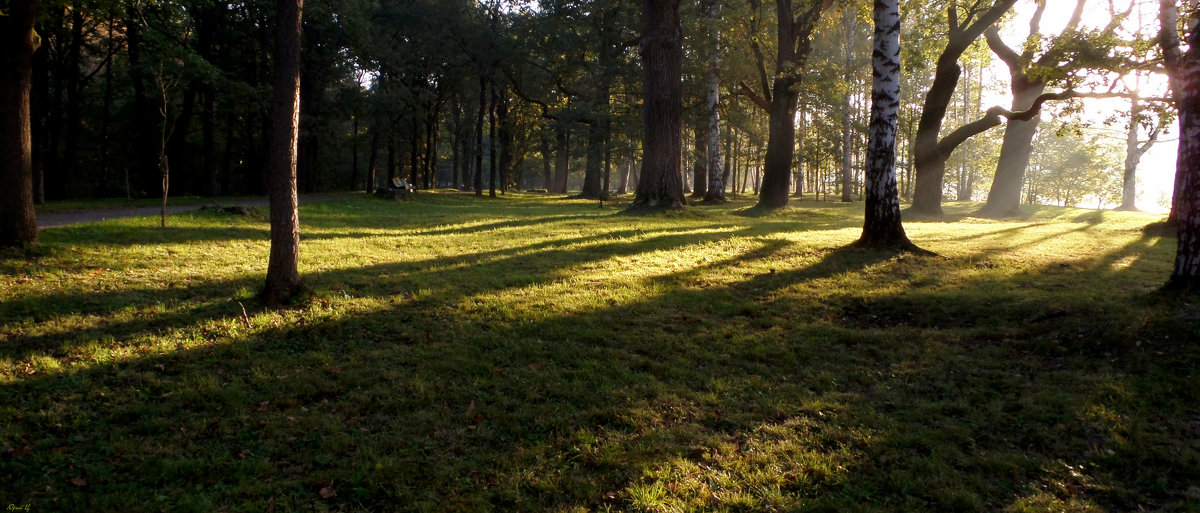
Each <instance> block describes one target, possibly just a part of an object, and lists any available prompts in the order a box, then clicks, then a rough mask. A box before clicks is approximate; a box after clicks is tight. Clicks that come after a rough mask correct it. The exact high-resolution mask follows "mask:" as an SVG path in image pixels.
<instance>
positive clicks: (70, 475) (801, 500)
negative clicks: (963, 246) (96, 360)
mask: <svg viewBox="0 0 1200 513" xmlns="http://www.w3.org/2000/svg"><path fill="white" fill-rule="evenodd" d="M786 226H788V224H787V223H768V226H764V227H757V228H755V227H752V228H742V229H737V228H736V227H734V228H731V229H729V230H727V231H724V232H718V233H672V232H671V231H670V230H663V231H661V232H655V233H651V234H650V236H649V237H648V238H646V239H644V240H637V241H619V240H612V239H611V238H610V237H611V236H612V235H611V234H602V235H598V236H595V237H580V238H577V239H573V240H569V241H562V242H561V243H554V242H546V243H537V244H528V245H524V246H518V247H516V248H510V249H507V250H503V251H499V252H492V253H490V254H474V255H464V256H462V257H458V258H455V259H449V260H450V261H449V262H443V261H441V260H437V261H426V262H414V263H402V264H387V265H382V266H374V267H371V268H366V269H358V270H346V271H335V272H330V273H324V274H321V275H310V276H308V277H306V278H307V279H308V280H310V282H313V283H314V284H319V285H318V286H319V287H320V286H322V285H324V286H332V285H334V284H354V283H361V284H362V288H361V289H353V288H352V289H351V290H352V291H353V292H356V293H360V294H364V295H375V296H379V297H383V296H386V295H388V294H390V293H391V291H394V290H395V289H396V288H404V287H415V288H416V287H422V286H428V287H433V284H441V286H439V287H435V288H433V289H432V290H430V292H429V293H428V295H427V297H420V298H418V299H417V300H415V301H413V302H408V303H400V304H393V305H391V306H387V305H384V306H383V307H381V309H380V310H378V311H371V312H361V313H355V314H347V315H343V316H340V317H338V318H336V319H334V320H328V321H324V322H317V323H308V322H296V323H295V324H292V325H286V326H277V327H272V328H268V329H265V330H262V331H259V332H256V333H254V334H252V335H250V336H246V337H238V338H235V339H233V340H220V341H217V342H215V343H202V344H201V347H197V348H193V349H185V350H178V351H173V352H170V353H166V354H152V355H131V357H130V358H128V359H124V360H121V361H117V362H115V363H112V364H111V365H103V366H96V367H92V368H89V369H85V370H80V371H78V372H71V373H50V374H49V375H46V376H40V377H33V378H21V379H18V380H16V381H12V382H9V383H7V384H5V385H3V386H2V387H0V389H2V390H3V394H4V395H3V397H4V399H3V400H2V401H0V407H2V408H4V410H3V411H4V412H5V414H6V415H7V417H8V422H7V423H6V425H5V426H4V427H3V428H2V430H0V450H3V452H4V453H5V454H4V457H3V459H2V460H0V477H3V482H4V487H5V489H4V490H3V495H4V497H6V500H9V501H10V502H15V503H31V504H33V507H34V508H35V509H43V510H51V511H85V510H86V511H159V510H162V509H164V508H165V509H171V510H175V511H214V510H227V511H266V510H268V509H270V508H275V509H276V510H277V511H300V510H305V511H308V510H317V511H392V510H396V511H487V510H497V511H508V510H569V509H573V508H581V509H584V510H598V509H603V508H606V507H612V508H615V509H619V510H645V511H652V510H665V509H678V510H684V511H715V510H726V511H737V510H743V511H744V510H751V511H762V510H767V509H768V506H770V508H769V509H777V510H794V511H831V510H835V511H836V510H848V509H855V510H874V511H932V510H941V511H949V510H954V511H988V510H999V509H1003V508H1005V507H1010V506H1015V505H1018V504H1024V503H1026V502H1029V503H1031V504H1033V505H1034V506H1035V509H1037V508H1036V506H1037V502H1036V501H1040V500H1045V501H1062V502H1064V503H1066V504H1075V505H1081V504H1086V503H1088V502H1089V501H1093V500H1095V501H1099V502H1100V503H1101V504H1105V505H1111V506H1112V507H1113V508H1115V509H1117V510H1135V509H1137V508H1138V507H1139V506H1148V507H1150V508H1152V509H1172V508H1186V507H1188V504H1192V503H1190V502H1188V501H1189V499H1187V498H1186V496H1185V494H1184V492H1185V491H1186V488H1187V486H1188V485H1189V483H1190V482H1191V481H1190V478H1191V477H1192V476H1195V475H1197V474H1198V473H1200V463H1198V462H1197V453H1198V452H1200V448H1197V447H1196V446H1195V442H1194V440H1195V439H1196V438H1194V437H1193V438H1187V436H1186V433H1187V432H1188V431H1187V430H1189V429H1194V426H1193V424H1192V423H1191V421H1190V420H1188V417H1187V416H1186V415H1184V416H1182V418H1179V417H1178V416H1176V417H1172V416H1171V415H1172V412H1174V413H1180V412H1192V413H1194V412H1196V411H1198V410H1197V405H1198V404H1200V398H1197V397H1196V395H1195V389H1194V387H1190V386H1189V383H1194V382H1195V381H1194V380H1195V379H1196V369H1197V367H1195V366H1190V367H1189V366H1188V365H1187V362H1195V361H1196V358H1197V356H1198V355H1197V353H1196V349H1195V348H1192V347H1189V346H1179V347H1176V348H1175V350H1177V351H1180V354H1179V355H1176V356H1173V357H1171V358H1163V357H1161V355H1155V354H1154V353H1153V352H1154V351H1156V350H1158V349H1157V348H1151V347H1150V346H1145V347H1143V346H1138V345H1136V344H1131V343H1130V341H1131V340H1133V339H1134V338H1137V337H1139V336H1141V335H1145V334H1146V332H1145V331H1144V330H1142V329H1141V328H1140V327H1129V326H1122V325H1120V324H1121V323H1122V322H1126V321H1128V319H1125V318H1122V317H1121V316H1120V315H1119V312H1115V311H1112V310H1113V309H1116V308H1119V307H1120V306H1121V305H1122V304H1123V302H1125V301H1129V300H1130V299H1131V298H1137V297H1140V294H1141V293H1140V292H1138V291H1125V292H1115V293H1114V294H1113V295H1112V297H1110V298H1107V299H1106V300H1103V301H1097V302H1093V301H1084V300H1080V299H1078V298H1075V299H1067V300H1066V303H1064V300H1063V299H1062V298H1061V296H1060V294H1058V293H1057V291H1056V290H1055V288H1056V286H1066V285H1069V284H1070V283H1072V282H1076V281H1078V280H1114V281H1117V280H1118V279H1119V277H1120V274H1121V273H1125V272H1132V271H1133V270H1135V269H1137V268H1139V267H1140V266H1142V265H1144V262H1142V261H1141V260H1140V259H1136V258H1135V257H1136V256H1138V255H1141V254H1142V253H1143V252H1145V251H1147V250H1149V249H1151V248H1150V244H1151V243H1150V242H1149V241H1148V240H1147V239H1143V240H1141V241H1137V242H1135V243H1134V244H1131V245H1130V246H1128V247H1125V248H1121V249H1119V250H1117V251H1114V252H1112V253H1111V254H1109V255H1105V256H1104V257H1103V258H1101V259H1099V260H1098V261H1097V262H1096V263H1095V264H1094V265H1092V266H1091V267H1087V268H1069V269H1062V268H1057V267H1049V268H1047V269H1042V270H1039V271H1035V272H1031V273H1030V274H1031V275H1037V276H1038V277H1042V276H1047V277H1048V278H1047V279H1048V281H1050V282H1051V283H1050V284H1051V285H1054V287H1047V288H1044V289H1043V288H1033V289H1028V288H1026V285H1027V284H1028V283H1029V281H1028V278H1029V276H1006V277H996V276H982V277H975V278H971V279H962V278H961V277H958V276H955V275H954V273H955V271H956V269H955V268H954V267H953V265H954V262H944V261H943V260H941V259H930V260H925V259H920V258H913V257H893V256H891V255H884V254H880V253H873V252H866V251H860V250H849V249H843V250H832V251H827V252H821V253H819V254H818V255H815V257H816V258H815V260H814V262H813V263H812V264H811V265H805V266H802V267H788V268H784V267H779V268H775V267H770V266H771V265H773V264H771V263H772V262H775V261H776V259H777V258H778V256H779V254H780V253H781V252H784V251H786V250H788V247H789V244H790V243H788V242H786V241H782V240H778V239H765V240H758V241H757V242H755V244H756V246H755V247H754V248H752V249H750V250H748V251H746V252H745V253H743V254H740V255H737V256H735V257H730V258H727V259H724V260H719V261H717V262H710V263H707V264H704V265H703V266H702V267H701V268H696V269H688V270H685V271H681V272H675V273H671V274H668V275H664V276H658V277H654V278H652V279H653V280H654V281H655V282H658V283H663V284H665V287H664V289H663V290H662V292H661V293H659V294H657V295H652V296H648V297H643V298H641V299H638V300H632V301H629V302H624V303H622V302H609V303H601V304H599V305H597V306H596V307H594V308H590V309H587V310H584V311H573V312H562V313H550V314H548V315H545V316H542V317H531V318H525V319H513V318H511V317H509V316H507V315H506V314H505V312H504V311H503V310H496V309H494V308H502V305H492V306H486V305H481V306H480V307H479V308H477V309H473V310H472V309H463V308H455V307H453V305H454V303H455V302H457V301H459V300H461V299H463V298H465V297H467V296H474V295H479V294H490V293H495V292H497V291H499V290H503V289H505V288H511V287H519V286H524V284H528V283H529V281H528V279H526V278H515V279H512V281H510V279H511V278H510V277H513V276H518V275H526V276H527V277H528V278H531V279H532V280H534V281H535V282H536V281H539V280H549V279H556V278H558V277H561V273H563V272H564V271H566V270H568V269H570V268H572V267H574V266H578V265H581V264H584V263H587V262H590V261H593V260H596V259H599V258H609V257H611V256H613V255H635V254H640V253H645V252H650V251H658V250H669V249H672V248H677V247H680V246H683V245H688V244H698V243H703V242H713V241H718V240H722V239H725V238H729V237H734V236H737V237H746V236H747V235H751V236H753V235H763V234H769V233H775V232H777V231H778V230H781V229H784V228H785V227H786ZM697 228H698V227H690V228H688V229H692V230H695V229H697ZM725 228H730V227H728V226H726V227H725ZM681 230H682V229H681ZM632 232H633V231H630V232H629V233H632ZM582 243H591V246H589V247H588V248H586V249H587V251H580V250H579V249H577V248H573V247H572V246H574V245H576V244H582ZM1131 258H1132V259H1133V260H1132V261H1130V259H1131ZM476 260H479V262H476ZM1124 261H1129V263H1128V265H1127V266H1124V267H1121V268H1115V267H1114V266H1113V264H1114V263H1116V262H1124ZM755 263H757V264H766V265H767V266H768V271H767V272H754V273H747V274H745V275H744V279H741V280H737V281H734V282H732V283H727V284H721V285H716V286H709V287H705V288H695V287H692V286H690V285H689V284H690V283H692V282H694V280H695V278H697V277H699V276H702V275H703V274H705V273H706V272H712V271H731V270H738V269H746V268H753V269H758V268H761V266H760V267H749V264H755ZM431 264H439V266H438V267H436V268H431V267H430V266H431ZM462 265H475V266H481V267H482V268H481V269H478V270H479V271H480V272H479V275H483V276H488V277H490V279H486V280H480V281H477V282H467V283H463V282H461V281H460V280H457V279H456V278H457V277H458V275H457V270H458V269H459V267H460V266H462ZM927 271H928V272H945V273H947V274H949V276H946V277H945V279H947V280H955V281H956V283H955V286H954V287H951V288H949V289H943V288H931V287H921V286H909V287H902V288H901V290H895V289H889V288H887V287H880V288H879V289H878V292H877V293H872V294H870V295H863V294H853V293H847V294H844V295H841V296H837V295H835V297H834V298H833V301H832V302H829V303H823V304H822V303H814V302H811V301H805V300H804V299H803V297H802V296H797V295H795V294H793V291H794V290H796V289H797V288H803V287H814V286H821V284H822V283H824V281H825V280H828V279H830V278H832V277H836V276H839V275H844V274H847V273H850V274H856V275H869V276H876V277H879V278H878V279H883V278H882V277H885V276H886V277H895V278H888V279H897V280H901V281H903V280H909V281H914V280H919V279H920V278H921V276H914V275H915V274H920V273H922V272H927ZM380 274H389V275H393V276H400V278H394V279H393V280H392V281H391V282H389V283H387V284H385V285H383V286H379V285H378V284H377V283H376V281H375V280H377V277H378V275H380ZM373 283H376V285H375V286H374V287H372V285H371V284H373ZM236 286H239V283H237V282H231V283H220V284H212V285H205V286H203V287H195V288H193V289H192V290H190V291H183V292H172V294H176V293H191V294H193V295H195V296H197V297H207V298H209V299H210V300H212V301H219V298H220V297H221V296H222V292H221V291H222V290H226V291H227V290H228V288H229V287H236ZM127 293H128V294H130V295H129V296H128V297H120V298H115V299H114V298H112V297H104V296H100V295H79V296H78V297H68V298H63V301H64V302H65V303H67V304H76V305H83V307H85V308H90V307H88V306H87V305H88V304H89V302H93V301H95V302H99V303H107V302H109V301H113V300H119V301H130V302H133V303H135V304H146V303H154V302H161V301H164V300H168V299H170V297H168V295H167V293H166V292H154V291H149V292H144V291H143V292H142V293H136V294H135V293H134V292H127ZM1072 301H1073V302H1072ZM21 306H22V305H17V306H11V305H7V304H6V305H4V308H6V309H8V308H14V309H17V308H19V307H21ZM24 306H25V307H34V306H37V305H35V304H32V303H27V304H25V305H24ZM214 308H215V307H214ZM932 308H936V309H937V310H935V311H933V312H932V313H931V315H932V316H931V317H929V318H922V317H914V318H912V319H909V320H904V321H903V322H893V321H891V320H888V319H887V318H886V316H887V315H892V314H893V313H896V312H918V315H922V314H923V313H925V312H928V311H929V310H930V309H932ZM1053 309H1061V310H1063V312H1064V313H1063V314H1061V315H1059V316H1058V317H1056V318H1055V319H1054V321H1055V324H1056V327H1054V328H1053V329H1048V327H1047V326H1046V324H1045V322H1046V320H1043V321H1036V320H1031V319H1030V317H1031V315H1035V314H1038V313H1044V312H1048V311H1050V310H1053ZM11 311H12V310H3V311H0V318H3V319H9V318H11V317H10V316H9V312H11ZM181 315H183V314H181ZM228 315H229V314H228V313H227V312H218V311H216V310H215V309H213V310H201V311H199V312H195V311H193V312H190V313H188V314H186V316H181V317H178V318H165V319H163V318H159V319H155V320H152V321H148V322H150V323H151V325H150V326H146V327H133V326H126V327H124V328H123V327H121V326H113V325H107V326H102V327H100V328H98V332H111V331H114V330H116V331H120V330H122V329H125V330H127V331H128V332H129V333H135V332H138V331H150V330H154V329H161V328H162V327H165V326H178V324H188V323H193V324H194V323H196V322H197V321H198V320H200V319H204V318H213V317H221V316H228ZM1105 316H1110V317H1112V318H1113V321H1112V322H1113V323H1114V324H1113V325H1106V324H1105V323H1104V322H1099V323H1098V322H1097V320H1098V319H1103V318H1105ZM963 318H967V319H987V321H986V322H982V321H978V322H972V323H961V322H957V321H956V320H957V319H963ZM301 321H303V318H301ZM1080 329H1088V330H1090V331H1089V333H1091V337H1092V338H1090V339H1080V338H1078V337H1077V334H1078V333H1077V332H1078V330H1080ZM1174 329H1175V328H1174V327H1170V326H1164V327H1162V328H1161V330H1162V333H1168V332H1171V333H1173V332H1174V331H1173V330H1174ZM16 342H17V343H22V342H24V341H21V340H18V341H16ZM12 343H13V341H8V342H7V343H6V346H7V345H9V344H12ZM43 345H45V344H43ZM29 354H32V353H25V354H24V355H25V356H28V355H29ZM1160 428H1166V429H1165V434H1164V430H1160ZM1189 440H1191V441H1189ZM1170 441H1174V442H1175V443H1176V445H1171V444H1169V443H1164V442H1170ZM1072 501H1074V502H1072ZM1052 506H1056V504H1054V503H1053V502H1052V503H1050V504H1047V505H1046V507H1045V509H1052V508H1051V507H1052ZM1053 509H1057V508H1053Z"/></svg>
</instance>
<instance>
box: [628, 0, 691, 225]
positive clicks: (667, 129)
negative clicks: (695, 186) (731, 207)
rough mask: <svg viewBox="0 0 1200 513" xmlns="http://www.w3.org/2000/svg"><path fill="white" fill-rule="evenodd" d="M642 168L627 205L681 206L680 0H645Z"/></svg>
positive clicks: (642, 49)
mask: <svg viewBox="0 0 1200 513" xmlns="http://www.w3.org/2000/svg"><path fill="white" fill-rule="evenodd" d="M642 5H643V6H644V7H643V17H642V20H643V25H642V26H643V30H642V40H641V45H640V48H639V50H640V51H639V53H640V54H641V57H642V66H643V72H642V76H643V82H642V83H643V85H642V98H643V104H642V113H643V120H644V123H645V130H644V132H643V134H642V155H643V162H642V172H641V178H640V179H639V180H638V187H637V193H636V197H635V198H634V201H633V204H632V205H631V206H630V208H631V209H641V208H681V207H683V206H684V205H686V204H687V199H686V198H684V196H683V180H682V176H681V174H680V168H679V165H680V162H679V160H680V152H681V151H682V146H683V140H682V136H683V134H682V133H681V130H682V119H681V118H682V111H683V80H682V73H683V49H682V46H681V44H682V39H683V35H682V27H681V26H680V21H679V0H643V3H642Z"/></svg>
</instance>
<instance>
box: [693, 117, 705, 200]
mask: <svg viewBox="0 0 1200 513" xmlns="http://www.w3.org/2000/svg"><path fill="white" fill-rule="evenodd" d="M692 135H693V136H694V141H695V143H694V144H695V153H694V156H693V158H692V184H693V185H692V197H693V198H697V199H701V198H704V196H705V195H707V194H708V144H707V141H706V140H705V134H704V131H703V130H701V129H699V128H696V129H695V130H694V131H693V132H692Z"/></svg>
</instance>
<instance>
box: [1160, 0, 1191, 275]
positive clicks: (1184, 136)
mask: <svg viewBox="0 0 1200 513" xmlns="http://www.w3.org/2000/svg"><path fill="white" fill-rule="evenodd" d="M1159 9H1160V11H1159V20H1160V22H1161V23H1162V29H1161V32H1160V36H1159V43H1160V45H1161V46H1162V49H1163V54H1164V65H1165V67H1166V69H1167V73H1168V76H1169V77H1170V81H1171V88H1172V89H1173V90H1174V93H1175V105H1176V107H1177V108H1178V109H1179V154H1178V157H1177V161H1176V187H1177V190H1176V197H1177V200H1176V204H1175V205H1174V213H1175V216H1176V218H1177V229H1178V236H1179V247H1178V249H1177V251H1176V253H1175V268H1174V270H1173V271H1172V273H1171V278H1170V280H1169V281H1168V282H1167V287H1168V288H1177V289H1185V290H1192V291H1196V290H1200V31H1197V30H1193V31H1192V32H1191V33H1189V34H1188V50H1187V52H1183V53H1180V50H1179V36H1178V32H1177V30H1178V29H1177V27H1178V21H1177V20H1178V7H1177V6H1176V5H1175V2H1174V1H1173V0H1160V1H1159ZM1190 15H1191V16H1192V17H1193V18H1192V19H1191V20H1189V23H1188V26H1189V27H1196V26H1197V22H1198V21H1200V19H1198V18H1197V16H1200V15H1198V14H1197V13H1195V12H1192V13H1190Z"/></svg>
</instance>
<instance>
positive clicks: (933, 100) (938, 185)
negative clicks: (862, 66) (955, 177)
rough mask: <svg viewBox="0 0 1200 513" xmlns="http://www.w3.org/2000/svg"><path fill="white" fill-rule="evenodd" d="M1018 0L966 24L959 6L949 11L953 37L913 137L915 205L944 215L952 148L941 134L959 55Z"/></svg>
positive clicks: (1004, 0)
mask: <svg viewBox="0 0 1200 513" xmlns="http://www.w3.org/2000/svg"><path fill="white" fill-rule="evenodd" d="M1015 3H1016V0H996V2H995V3H994V4H992V6H991V7H990V8H988V10H987V11H985V12H983V13H982V14H979V15H978V16H972V17H970V18H968V19H970V20H973V21H971V22H969V23H968V24H967V25H965V26H962V25H959V22H958V14H957V10H955V9H954V8H953V7H951V10H950V11H949V13H950V14H951V16H950V17H949V23H950V41H949V43H947V45H946V48H945V49H944V50H943V51H942V53H941V55H940V56H938V60H937V68H936V71H935V72H934V77H933V84H932V85H931V86H930V88H929V92H928V93H926V95H925V103H924V105H923V106H922V109H921V120H920V122H919V123H918V124H917V134H916V136H915V137H914V140H913V160H914V164H915V166H916V177H915V180H914V182H915V183H914V184H913V203H912V209H913V210H914V211H916V212H921V213H924V214H933V215H942V192H943V186H944V181H945V176H946V161H947V160H948V159H949V158H950V152H949V151H942V149H941V148H940V147H939V144H938V143H939V140H938V137H939V134H940V133H941V131H942V123H943V121H944V119H945V117H946V110H947V108H948V107H949V106H950V102H952V101H953V100H954V90H955V88H956V87H957V86H958V79H959V77H960V76H961V74H962V68H960V67H959V65H958V59H959V58H960V57H962V54H963V53H965V52H966V50H967V48H968V47H970V46H971V43H973V42H974V41H975V40H976V39H978V38H979V36H980V35H982V34H983V33H984V31H986V30H987V29H989V28H990V27H992V26H993V25H994V24H995V23H996V22H997V21H999V19H1000V18H1001V17H1002V16H1003V15H1004V13H1006V12H1008V10H1009V9H1011V8H1012V6H1013V4H1015ZM951 150H953V148H951Z"/></svg>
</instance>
